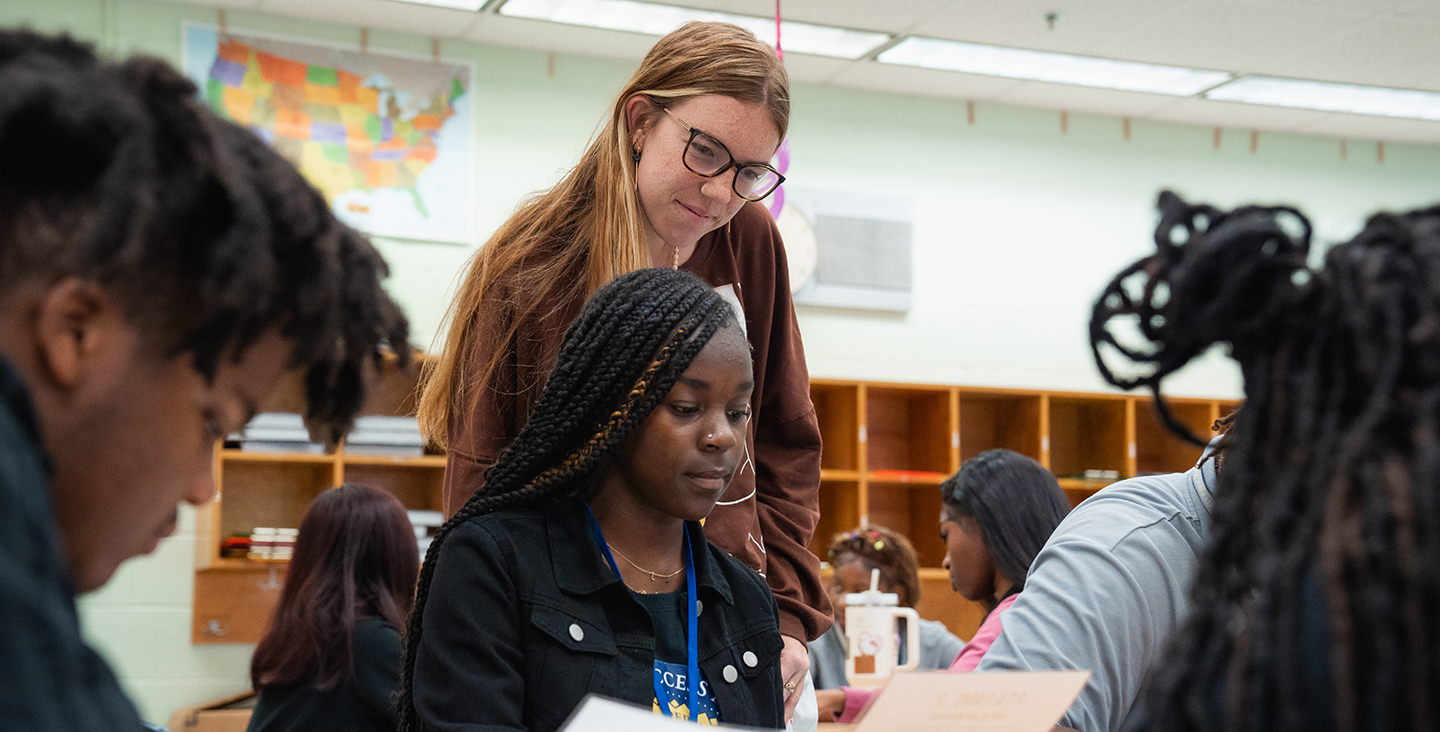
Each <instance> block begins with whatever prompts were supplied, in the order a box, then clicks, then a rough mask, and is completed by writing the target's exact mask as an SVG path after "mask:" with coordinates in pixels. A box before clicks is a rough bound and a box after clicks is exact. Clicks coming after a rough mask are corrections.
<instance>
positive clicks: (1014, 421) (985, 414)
mask: <svg viewBox="0 0 1440 732" xmlns="http://www.w3.org/2000/svg"><path fill="white" fill-rule="evenodd" d="M810 394H811V399H812V401H814V403H815V411H816V414H817V416H818V418H819V422H820V432H821V439H822V442H823V444H824V455H823V456H822V458H821V466H822V469H821V485H820V523H819V525H818V526H817V528H816V530H815V536H814V538H813V540H812V541H811V543H810V547H811V551H813V552H814V553H815V554H816V555H817V556H819V557H820V558H821V559H822V560H824V559H826V558H827V557H826V556H825V552H826V550H827V549H828V548H829V546H830V542H831V541H832V539H833V538H834V536H835V534H837V533H840V532H844V531H849V530H851V529H853V528H855V527H856V526H859V525H861V524H875V525H879V526H884V527H886V528H889V529H893V530H896V531H900V532H902V533H904V534H905V535H906V536H907V537H908V538H909V539H910V541H911V543H912V544H914V545H915V550H916V553H917V554H918V555H919V557H920V565H921V570H920V576H921V586H922V590H921V601H920V603H919V606H918V607H919V609H920V613H921V615H922V616H925V617H929V618H935V619H938V620H942V621H944V622H945V623H946V624H947V625H949V626H950V628H951V630H952V631H953V632H955V633H956V634H957V635H960V636H961V637H963V638H969V637H970V636H971V635H972V634H973V633H974V631H975V628H976V627H977V626H978V625H979V623H980V620H981V618H982V617H983V615H984V612H983V609H981V608H980V607H979V606H978V605H976V604H974V603H970V602H967V601H966V600H964V598H961V597H960V596H959V595H957V594H955V593H954V592H952V591H951V590H950V587H949V577H948V574H947V573H946V572H945V570H943V569H941V568H940V563H941V561H942V560H943V559H944V556H945V546H944V544H943V543H942V542H941V541H940V536H939V518H940V491H939V487H938V486H939V485H940V484H941V483H942V482H944V480H945V479H946V478H949V477H950V476H951V475H954V474H955V472H956V471H958V470H959V469H960V464H961V463H962V462H964V461H965V460H968V459H970V458H972V457H974V456H976V455H978V454H980V453H981V452H984V451H985V450H990V449H993V448H999V447H1003V448H1007V449H1010V450H1014V451H1015V452H1018V453H1021V454H1024V455H1029V456H1030V457H1032V458H1035V459H1036V460H1037V461H1039V463H1040V464H1041V465H1044V466H1045V467H1046V468H1048V469H1050V470H1051V471H1052V472H1054V473H1055V475H1056V478H1057V479H1058V482H1059V484H1060V487H1061V488H1062V489H1063V490H1064V491H1065V494H1066V496H1067V497H1069V499H1070V502H1071V505H1072V506H1073V505H1075V504H1078V503H1079V502H1080V501H1083V500H1084V499H1086V498H1088V497H1090V496H1091V495H1093V494H1094V493H1095V492H1096V491H1098V490H1102V489H1103V488H1104V487H1105V486H1107V485H1110V484H1111V483H1113V482H1115V481H1116V480H1120V479H1124V478H1130V477H1134V476H1136V475H1144V474H1148V473H1157V472H1178V471H1182V470H1185V469H1187V468H1189V467H1190V466H1191V465H1193V464H1194V463H1195V461H1196V459H1197V458H1198V457H1199V455H1200V448H1198V447H1195V446H1193V445H1190V444H1189V443H1187V442H1185V441H1183V440H1181V439H1180V438H1178V437H1175V436H1174V435H1172V434H1171V433H1170V432H1169V430H1167V429H1166V428H1165V427H1164V425H1163V424H1162V423H1161V421H1160V418H1159V416H1157V415H1156V414H1155V412H1154V408H1153V405H1152V404H1151V401H1150V399H1149V398H1148V397H1141V396H1130V395H1124V394H1085V393H1076V392H1055V391H1032V390H1022V389H995V388H987V387H968V386H939V385H926V384H895V383H876V382H865V381H846V380H839V379H814V380H812V381H811V386H810ZM1167 403H1168V404H1169V405H1170V406H1171V409H1172V410H1173V411H1174V412H1175V414H1176V415H1177V416H1178V417H1179V419H1180V420H1181V421H1182V422H1184V423H1185V424H1186V425H1187V426H1189V427H1190V429H1191V430H1192V431H1193V432H1195V434H1196V435H1198V436H1201V437H1205V436H1207V435H1209V434H1210V425H1211V424H1212V423H1214V421H1215V420H1216V419H1218V418H1219V417H1221V416H1223V415H1225V414H1227V413H1229V411H1230V410H1231V409H1233V408H1234V407H1235V405H1236V404H1237V402H1234V401H1229V400H1212V399H1186V398H1175V399H1169V400H1167ZM1097 471H1098V472H1097Z"/></svg>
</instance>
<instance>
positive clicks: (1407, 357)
mask: <svg viewBox="0 0 1440 732" xmlns="http://www.w3.org/2000/svg"><path fill="white" fill-rule="evenodd" d="M1161 213H1162V220H1161V223H1160V228H1159V230H1158V231H1157V232H1156V245H1157V249H1158V250H1157V252H1156V253H1155V254H1153V255H1151V256H1150V257H1147V258H1146V259H1144V260H1141V261H1139V262H1137V263H1135V264H1134V265H1132V266H1131V267H1129V268H1127V269H1126V270H1125V271H1123V272H1121V273H1120V275H1119V276H1117V277H1116V279H1115V281H1114V282H1113V283H1111V285H1110V287H1109V288H1108V289H1107V290H1106V292H1105V293H1104V295H1102V297H1101V299H1100V301H1099V302H1098V303H1097V304H1096V306H1095V313H1094V317H1093V319H1092V326H1091V339H1092V342H1093V343H1094V344H1095V347H1096V353H1097V358H1098V357H1099V356H1100V355H1108V356H1109V357H1110V358H1112V359H1113V358H1115V356H1116V355H1117V354H1118V355H1119V356H1120V357H1122V358H1128V359H1129V360H1131V361H1133V362H1136V363H1139V364H1143V365H1144V366H1145V367H1147V369H1146V370H1147V371H1148V372H1149V373H1148V375H1146V376H1142V377H1139V378H1123V377H1121V376H1118V375H1116V374H1114V373H1112V372H1111V371H1110V369H1109V366H1108V365H1107V364H1106V362H1105V361H1104V360H1101V361H1100V364H1101V367H1102V369H1103V370H1104V371H1105V373H1106V376H1107V378H1109V379H1110V380H1111V381H1112V383H1115V384H1117V385H1120V386H1123V387H1132V386H1137V385H1143V386H1148V387H1150V388H1151V389H1153V390H1155V392H1156V393H1157V395H1158V393H1159V387H1160V384H1161V382H1162V381H1163V380H1164V379H1165V378H1166V377H1167V376H1169V375H1170V374H1171V373H1173V372H1174V371H1176V370H1178V369H1179V368H1181V367H1182V366H1184V365H1185V364H1186V363H1188V362H1189V361H1190V360H1191V359H1192V358H1194V357H1196V356H1198V355H1199V354H1201V353H1203V352H1204V351H1205V350H1207V349H1208V348H1209V347H1210V346H1211V345H1212V344H1215V343H1222V342H1223V343H1227V344H1229V346H1230V353H1231V356H1232V357H1233V358H1234V359H1235V360H1236V361H1237V362H1238V363H1239V364H1240V368H1241V372H1242V374H1243V376H1244V380H1245V397H1246V402H1245V408H1244V409H1242V410H1241V411H1240V412H1239V413H1238V416H1237V418H1236V420H1235V424H1234V426H1233V428H1232V430H1231V431H1230V433H1229V435H1228V438H1227V439H1228V440H1229V442H1230V444H1229V445H1228V447H1227V449H1226V451H1225V453H1224V462H1223V464H1222V470H1221V472H1220V475H1219V483H1218V486H1217V488H1216V490H1215V493H1214V508H1213V512H1214V519H1213V524H1212V528H1211V541H1210V543H1209V545H1208V547H1207V549H1206V550H1205V552H1204V553H1203V555H1202V556H1201V557H1200V560H1199V563H1198V568H1197V572H1196V576H1195V583H1194V587H1193V590H1192V595H1191V596H1192V598H1193V609H1192V612H1191V614H1190V617H1189V619H1188V620H1187V621H1186V622H1185V623H1184V625H1183V626H1182V627H1181V628H1180V629H1179V631H1178V632H1177V634H1176V635H1175V637H1174V638H1173V640H1172V643H1171V646H1170V649H1169V652H1168V653H1167V657H1168V658H1169V659H1171V661H1170V662H1169V663H1167V664H1165V665H1164V666H1162V667H1161V668H1160V669H1159V671H1158V672H1157V674H1156V676H1155V678H1154V680H1153V682H1152V684H1151V687H1150V690H1149V693H1147V694H1146V696H1145V697H1144V700H1143V704H1142V705H1141V707H1140V709H1139V710H1138V712H1137V714H1136V719H1135V724H1134V725H1133V727H1132V728H1134V729H1149V730H1218V729H1225V730H1236V731H1237V732H1245V731H1247V730H1267V731H1269V730H1274V731H1277V732H1283V731H1287V730H1288V731H1294V730H1305V731H1306V732H1326V731H1328V730H1341V731H1344V732H1351V731H1353V730H1361V729H1367V730H1412V729H1413V730H1420V729H1427V730H1428V729H1434V728H1435V726H1436V724H1437V721H1440V634H1437V633H1436V630H1435V629H1436V627H1437V623H1440V571H1437V567H1440V206H1433V207H1430V208H1427V209H1421V210H1416V211H1411V212H1409V213H1379V214H1375V215H1374V216H1372V217H1371V218H1370V219H1369V221H1368V222H1366V224H1365V227H1364V229H1363V230H1362V231H1361V232H1360V233H1359V234H1358V235H1356V236H1355V237H1354V238H1353V239H1351V240H1350V241H1347V242H1344V243H1342V244H1338V245H1335V246H1334V247H1332V248H1331V249H1330V250H1329V251H1328V252H1326V254H1325V256H1324V260H1323V264H1322V265H1321V266H1319V267H1318V268H1316V269H1311V268H1310V267H1309V266H1308V264H1307V262H1308V261H1309V257H1308V255H1309V251H1310V236H1311V229H1310V224H1309V222H1308V221H1307V220H1306V219H1305V217H1304V216H1303V215H1301V214H1300V212H1298V211H1296V210H1294V209H1291V208H1283V207H1259V206H1244V207H1241V208H1237V209H1235V210H1232V211H1224V210H1220V209H1216V208H1213V207H1210V206H1204V205H1192V204H1188V203H1186V202H1185V201H1182V200H1181V199H1179V198H1178V197H1176V196H1174V195H1171V194H1168V193H1167V194H1164V195H1163V196H1162V198H1161ZM1162 293H1163V295H1162ZM1131 318H1134V319H1138V322H1139V324H1140V331H1141V333H1142V334H1143V335H1144V337H1145V338H1146V339H1148V341H1149V346H1150V347H1149V348H1148V349H1140V348H1133V347H1132V348H1125V347H1122V346H1119V345H1117V344H1116V342H1115V338H1114V337H1113V336H1112V335H1111V332H1110V331H1111V324H1112V323H1113V322H1114V321H1116V320H1117V319H1131ZM1131 343H1134V341H1133V340H1132V341H1131Z"/></svg>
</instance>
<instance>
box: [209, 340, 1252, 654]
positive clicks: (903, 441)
mask: <svg viewBox="0 0 1440 732" xmlns="http://www.w3.org/2000/svg"><path fill="white" fill-rule="evenodd" d="M414 372H415V370H414V369H412V371H411V373H409V374H406V373H401V372H399V371H397V370H396V369H394V368H393V366H391V365H387V366H384V367H382V368H381V370H380V371H379V372H378V373H377V374H376V376H377V378H376V381H375V383H376V385H377V387H376V388H374V389H373V390H372V394H371V396H370V398H369V399H368V400H367V402H366V404H365V408H364V410H363V413H364V414H385V415H396V414H413V413H414V393H415V377H414V376H413V373H414ZM301 394H302V391H301V388H300V382H299V380H298V379H296V380H295V383H293V384H289V385H287V387H285V388H282V389H281V390H280V393H279V394H278V395H277V396H275V397H274V398H272V399H271V400H270V403H268V404H266V405H264V407H263V411H281V412H299V411H301V410H302V408H303V402H302V399H301V396H300V395H301ZM810 395H811V399H812V401H813V402H814V404H815V411H816V415H817V417H818V420H819V424H820V432H821V437H822V440H823V444H824V451H823V453H822V455H821V461H820V465H821V471H820V521H819V524H818V526H817V527H816V530H815V535H814V538H813V539H812V541H811V543H810V549H811V551H813V552H814V553H815V554H816V555H818V556H819V557H820V558H821V559H826V557H825V552H826V549H828V547H829V545H830V542H831V540H832V538H833V537H834V536H835V534H837V533H839V532H842V531H849V530H850V529H853V528H855V527H856V526H860V525H861V524H865V523H871V524H876V525H881V526H886V527H888V528H891V529H894V530H897V531H900V532H903V533H904V534H905V535H906V536H908V537H909V538H910V540H911V542H912V543H914V545H915V548H916V551H917V552H918V554H919V556H920V564H921V567H922V569H921V570H920V576H921V585H922V596H921V601H920V603H919V605H918V607H919V610H920V612H921V614H922V615H923V616H925V617H930V618H935V619H939V620H943V621H944V622H945V623H947V624H948V625H949V626H950V628H951V630H953V631H954V632H955V633H956V634H957V635H960V636H961V637H965V638H968V637H969V636H970V635H971V634H973V633H974V630H975V628H976V627H977V626H978V624H979V622H980V619H981V617H982V616H983V611H982V610H981V609H980V608H979V606H978V605H975V604H973V603H969V602H966V601H965V600H964V599H963V598H961V597H960V596H959V595H956V594H955V593H954V592H952V591H951V590H950V588H949V578H948V575H947V574H946V572H945V570H943V569H941V568H940V563H941V561H942V560H943V558H944V554H945V547H944V544H943V543H942V542H941V541H940V536H939V516H940V490H939V485H940V484H941V483H942V482H943V481H944V480H945V479H946V478H948V477H950V476H951V475H954V474H955V472H956V471H957V470H959V468H960V464H961V463H962V462H963V461H964V460H967V459H969V458H971V457H974V456H975V455H977V454H979V453H981V452H983V451H985V450H989V449H992V448H997V447H1004V448H1008V449H1011V450H1014V451H1016V452H1019V453H1022V454H1025V455H1029V456H1030V457H1033V458H1035V459H1036V460H1038V461H1039V462H1040V464H1041V465H1044V466H1045V467H1047V468H1049V469H1050V470H1052V471H1053V472H1054V473H1055V474H1056V475H1057V477H1058V478H1059V479H1060V486H1061V488H1063V489H1064V490H1065V493H1066V495H1067V496H1068V497H1069V498H1070V501H1071V503H1072V504H1075V503H1079V502H1080V501H1082V500H1084V499H1085V498H1087V497H1089V496H1090V495H1092V494H1094V493H1095V491H1097V490H1101V489H1103V488H1104V486H1106V485H1109V484H1110V483H1112V482H1114V480H1115V479H1121V478H1128V477H1132V476H1135V475H1143V474H1147V473H1157V472H1175V471H1180V470H1184V469H1186V468H1188V467H1189V466H1190V465H1192V464H1193V463H1194V462H1195V459H1196V457H1197V456H1198V455H1199V452H1200V451H1199V448H1196V447H1194V446H1192V445H1190V444H1188V443H1186V442H1184V441H1183V440H1180V439H1179V438H1177V437H1175V436H1174V435H1172V434H1170V432H1169V431H1168V430H1166V429H1165V428H1164V426H1163V425H1162V424H1161V421H1160V419H1159V417H1158V416H1157V415H1155V413H1154V409H1153V406H1152V404H1151V402H1150V399H1149V398H1148V397H1142V396H1127V395H1118V394H1082V393H1073V392H1050V391H1027V390H1019V389H992V388H984V387H968V386H940V385H923V384H897V383H877V382H865V381H846V380H837V379H815V380H813V381H812V382H811V386H810ZM1169 404H1170V405H1171V408H1172V409H1173V410H1174V412H1175V414H1176V416H1177V417H1178V418H1179V420H1180V421H1181V422H1183V423H1184V424H1185V425H1187V426H1189V427H1190V429H1191V430H1192V431H1193V432H1195V433H1196V434H1197V435H1199V436H1202V437H1203V436H1206V435H1208V434H1209V427H1210V425H1211V424H1212V423H1213V422H1214V421H1215V420H1216V419H1218V418H1219V417H1220V416H1222V415H1224V414H1227V413H1228V412H1229V411H1230V410H1231V409H1232V408H1233V407H1234V406H1235V402H1231V401H1226V400H1208V399H1172V400H1169ZM214 471H215V483H216V487H217V491H216V496H215V501H214V502H213V503H211V504H209V505H207V506H204V507H202V508H200V509H199V510H198V511H197V517H196V535H197V536H196V544H195V545H196V557H195V567H196V571H195V605H194V615H193V623H192V632H191V637H192V639H193V641H194V642H195V643H254V642H256V641H258V640H259V639H260V637H261V636H262V635H263V633H264V631H265V628H266V625H267V624H268V623H269V618H270V614H271V612H272V610H273V608H274V604H275V602H276V601H277V600H278V598H279V594H280V587H281V585H282V584H283V581H284V575H285V569H286V566H287V564H286V563H285V562H263V561H254V560H250V559H236V558H222V557H221V556H220V553H219V549H220V543H221V541H222V540H223V539H224V538H226V537H228V536H232V535H248V534H249V533H250V532H251V530H252V529H254V528H255V527H256V526H276V527H298V526H299V524H300V519H301V518H302V517H303V516H304V514H305V510H306V508H307V507H308V506H309V504H310V502H311V501H312V500H313V499H314V498H315V496H317V495H319V493H320V492H321V491H324V490H325V489H327V488H330V487H332V486H336V485H340V484H341V483H343V482H346V481H355V482H363V483H367V484H370V485H373V486H376V487H379V488H383V489H385V490H388V491H390V492H392V493H394V494H395V495H396V496H397V497H398V498H399V499H400V501H401V502H402V503H404V504H405V506H406V507H407V508H411V509H430V510H440V509H441V508H442V507H441V482H442V479H443V478H444V473H445V456H444V455H424V456H421V457H387V456H377V455H360V454H351V453H347V452H346V451H345V449H344V446H343V445H341V447H340V448H339V449H338V450H337V451H336V452H335V453H333V454H328V455H315V454H305V453H254V452H242V451H240V450H234V449H224V448H222V446H221V445H220V444H218V443H217V445H216V449H215V458H214ZM1086 471H1109V472H1106V473H1091V474H1090V477H1089V478H1087V477H1086ZM1111 475H1113V476H1115V477H1114V478H1111V477H1109V476H1111ZM1102 476H1103V477H1102Z"/></svg>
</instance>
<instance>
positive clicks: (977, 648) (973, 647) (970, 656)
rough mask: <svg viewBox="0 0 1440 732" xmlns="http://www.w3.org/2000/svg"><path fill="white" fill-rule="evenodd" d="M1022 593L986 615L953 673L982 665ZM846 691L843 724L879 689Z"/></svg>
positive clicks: (861, 708)
mask: <svg viewBox="0 0 1440 732" xmlns="http://www.w3.org/2000/svg"><path fill="white" fill-rule="evenodd" d="M1019 596H1020V593H1018V592H1017V593H1015V594H1013V595H1011V596H1009V597H1007V598H1005V599H1004V600H1001V601H1000V604H998V605H996V606H995V609H994V610H991V611H990V614H989V615H987V616H985V622H983V623H981V624H980V629H979V630H976V631H975V636H974V637H972V638H971V639H970V642H969V643H966V644H965V647H964V648H961V649H960V655H958V656H956V657H955V661H954V662H952V663H951V664H950V668H949V671H950V672H952V673H968V672H970V671H974V670H975V667H976V666H979V665H980V659H981V658H984V657H985V652H986V651H988V650H990V645H991V644H992V643H994V642H995V639H996V638H999V637H1000V615H1001V614H1002V613H1004V612H1005V611H1006V610H1009V609H1010V606H1011V605H1014V604H1015V598H1017V597H1019ZM840 688H841V689H843V690H844V691H845V711H843V712H841V713H840V716H839V717H836V718H835V721H836V722H839V723H841V724H850V723H852V722H854V721H855V718H856V717H858V716H860V712H862V711H864V709H865V707H866V705H868V704H869V703H870V700H871V699H872V698H873V697H874V696H875V694H876V692H878V691H879V689H852V688H850V687H848V686H842V687H840Z"/></svg>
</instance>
